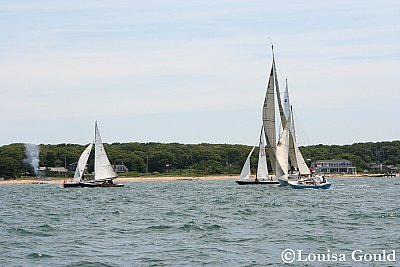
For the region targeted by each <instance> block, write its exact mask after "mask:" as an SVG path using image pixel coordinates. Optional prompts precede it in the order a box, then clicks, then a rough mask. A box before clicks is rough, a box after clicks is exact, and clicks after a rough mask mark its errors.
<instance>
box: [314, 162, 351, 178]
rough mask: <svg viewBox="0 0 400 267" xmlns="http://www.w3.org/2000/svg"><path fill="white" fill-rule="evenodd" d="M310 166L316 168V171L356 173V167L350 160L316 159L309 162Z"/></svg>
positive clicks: (324, 172)
mask: <svg viewBox="0 0 400 267" xmlns="http://www.w3.org/2000/svg"><path fill="white" fill-rule="evenodd" d="M311 167H313V168H314V169H316V171H317V172H318V173H323V174H329V173H341V174H356V173H357V171H356V167H354V166H353V163H352V162H351V161H350V160H346V159H343V160H334V159H333V160H317V161H314V162H312V163H311Z"/></svg>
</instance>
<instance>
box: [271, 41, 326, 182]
mask: <svg viewBox="0 0 400 267" xmlns="http://www.w3.org/2000/svg"><path fill="white" fill-rule="evenodd" d="M283 102H284V104H282V100H281V97H280V90H279V83H278V77H277V73H276V66H275V57H274V53H273V47H272V67H271V72H270V76H269V81H268V86H267V91H266V95H265V100H264V106H263V125H264V131H265V136H266V141H267V148H268V155H269V159H270V161H271V165H272V172H273V174H275V176H276V178H277V180H278V182H279V184H280V185H289V184H290V185H291V186H292V185H293V186H296V185H297V184H298V183H299V182H300V183H302V181H307V180H310V181H311V180H312V178H314V176H312V175H311V172H310V169H309V168H308V166H307V164H306V162H305V160H304V157H303V155H302V154H301V152H300V149H299V147H298V145H297V141H296V135H295V127H294V119H293V109H292V106H291V105H290V101H289V90H288V84H287V80H286V88H285V94H284V101H283ZM276 111H278V112H277V114H276ZM276 120H278V122H277V121H276ZM276 124H279V125H280V129H281V130H280V131H279V133H278V134H277V132H276V126H277V125H276ZM277 139H278V142H277V141H276V140H277ZM290 166H292V167H293V168H295V169H296V171H297V172H296V175H293V174H289V169H292V168H291V167H290ZM293 178H294V179H293ZM321 181H323V180H321ZM325 184H326V185H325ZM325 184H324V187H321V188H326V187H329V186H330V184H329V183H327V182H326V180H325ZM327 184H329V186H328V185H327ZM313 186H317V185H316V183H314V184H313Z"/></svg>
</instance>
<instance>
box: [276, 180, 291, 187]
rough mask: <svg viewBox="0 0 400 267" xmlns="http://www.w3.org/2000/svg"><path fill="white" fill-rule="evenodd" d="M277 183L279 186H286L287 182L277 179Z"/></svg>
mask: <svg viewBox="0 0 400 267" xmlns="http://www.w3.org/2000/svg"><path fill="white" fill-rule="evenodd" d="M278 183H279V185H280V186H288V185H289V182H288V181H287V180H281V179H278Z"/></svg>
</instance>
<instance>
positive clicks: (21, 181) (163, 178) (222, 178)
mask: <svg viewBox="0 0 400 267" xmlns="http://www.w3.org/2000/svg"><path fill="white" fill-rule="evenodd" d="M326 178H328V179H337V178H345V179H354V178H382V177H379V176H365V175H360V174H358V175H357V174H355V175H343V174H342V175H326ZM385 178H399V176H395V177H385ZM71 179H72V178H71V177H67V178H64V177H52V178H37V179H35V178H29V179H24V178H19V179H16V180H3V181H0V185H5V184H60V185H61V184H62V183H63V181H64V180H71ZM229 180H239V175H210V176H155V177H119V178H116V179H114V181H115V182H116V183H140V182H170V181H229Z"/></svg>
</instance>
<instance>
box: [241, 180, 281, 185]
mask: <svg viewBox="0 0 400 267" xmlns="http://www.w3.org/2000/svg"><path fill="white" fill-rule="evenodd" d="M235 182H236V183H237V184H239V185H255V184H263V185H270V184H279V182H278V181H254V180H252V181H244V180H237V181H235Z"/></svg>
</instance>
